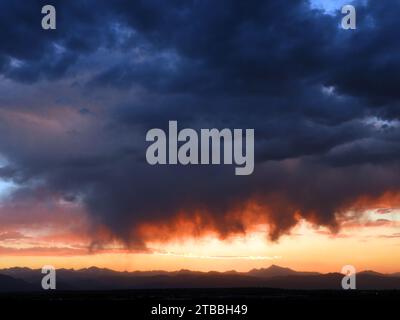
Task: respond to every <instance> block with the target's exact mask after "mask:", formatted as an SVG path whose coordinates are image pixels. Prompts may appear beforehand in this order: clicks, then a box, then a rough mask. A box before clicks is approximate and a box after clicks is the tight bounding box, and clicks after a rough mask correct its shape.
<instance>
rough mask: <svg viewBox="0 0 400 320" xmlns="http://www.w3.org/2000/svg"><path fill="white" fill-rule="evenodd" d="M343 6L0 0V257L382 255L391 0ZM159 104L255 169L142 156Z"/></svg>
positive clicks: (33, 261)
mask: <svg viewBox="0 0 400 320" xmlns="http://www.w3.org/2000/svg"><path fill="white" fill-rule="evenodd" d="M342 2H343V1H317V0H315V1H312V2H309V1H306V0H293V1H290V2H283V1H278V0H275V1H273V0H270V1H250V2H232V1H218V2H215V1H201V2H200V1H181V0H174V1H171V2H166V1H155V0H149V1H124V0H116V1H113V2H110V1H102V0H98V1H85V2H78V1H45V2H44V1H29V2H26V1H21V0H18V1H13V2H8V3H6V2H5V1H1V2H0V268H5V267H13V266H28V267H41V266H42V265H45V264H50V265H54V266H56V267H59V268H61V267H67V268H83V267H90V266H92V265H95V266H99V267H107V268H111V269H116V270H150V269H165V270H179V269H182V268H185V269H194V270H204V271H208V270H219V271H224V270H230V269H237V270H239V271H246V270H249V269H252V268H260V267H266V266H269V265H270V264H277V265H282V266H286V267H291V268H293V269H297V270H313V271H323V272H332V271H340V270H341V267H342V266H343V265H348V264H352V265H354V266H355V267H356V268H357V269H374V270H376V271H382V272H395V271H400V250H399V246H400V179H399V172H400V171H399V169H400V168H399V166H400V163H399V159H400V145H399V138H400V105H399V101H400V91H399V90H398V83H399V82H400V70H399V69H400V43H399V41H398V39H399V33H400V21H399V19H398V16H399V14H400V3H398V1H353V2H351V3H352V4H353V5H354V6H355V7H356V9H357V29H356V30H343V29H341V28H340V22H341V18H342V14H341V13H340V6H341V5H342V4H343V3H342ZM45 4H52V5H54V6H55V8H56V10H57V29H56V30H43V29H42V28H41V19H42V14H41V8H42V6H43V5H45ZM170 120H177V121H178V126H179V128H194V129H200V128H218V129H223V128H242V129H246V128H253V129H254V130H255V169H254V173H253V174H251V175H248V176H236V175H234V174H233V168H232V167H231V166H229V165H208V166H182V165H166V166H162V165H160V166H151V165H149V164H148V163H147V162H146V159H145V153H146V148H147V147H148V143H147V142H146V140H145V136H146V132H147V131H148V130H149V129H152V128H163V129H166V128H167V127H168V121H170ZM327 252H329V254H327Z"/></svg>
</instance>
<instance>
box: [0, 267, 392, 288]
mask: <svg viewBox="0 0 400 320" xmlns="http://www.w3.org/2000/svg"><path fill="white" fill-rule="evenodd" d="M43 276H44V275H43V274H42V273H41V270H40V269H29V268H19V267H15V268H8V269H0V292H28V291H40V290H42V288H41V280H42V278H43ZM56 276H57V289H58V290H66V291H67V290H68V291H75V290H128V289H165V288H279V289H298V290H304V289H306V290H335V289H342V288H341V281H342V278H343V274H340V273H325V274H323V273H318V272H300V271H295V270H292V269H289V268H284V267H280V266H276V265H271V266H270V267H268V268H261V269H252V270H250V271H248V272H237V271H234V270H232V271H226V272H216V271H210V272H199V271H190V270H185V269H182V270H179V271H173V272H168V271H162V270H153V271H133V272H127V271H125V272H120V271H114V270H110V269H104V268H97V267H90V268H85V269H79V270H73V269H58V270H57V272H56ZM356 283H357V289H368V290H384V289H400V273H393V274H383V273H379V272H375V271H371V270H368V271H363V272H359V273H357V277H356Z"/></svg>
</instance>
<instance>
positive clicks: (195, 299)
mask: <svg viewBox="0 0 400 320" xmlns="http://www.w3.org/2000/svg"><path fill="white" fill-rule="evenodd" d="M199 305H200V306H202V307H201V309H200V310H201V311H200V313H198V314H196V311H198V310H199ZM204 305H206V306H207V307H204ZM209 305H223V306H224V307H220V309H221V310H222V309H223V310H225V312H226V310H227V311H228V313H229V314H228V315H226V314H212V312H210V311H211V310H210V309H209V307H208V306H209ZM243 305H246V306H247V310H248V312H247V313H246V314H243V310H244V309H243V307H242V306H243ZM171 306H174V307H178V306H179V307H185V312H184V314H183V316H181V317H180V316H179V315H177V314H175V315H171V314H170V315H152V310H154V307H156V308H157V310H160V309H159V308H160V307H161V308H162V307H171ZM225 306H229V307H232V306H234V307H235V306H240V308H238V309H236V310H237V311H238V310H240V311H241V314H237V313H233V314H232V312H230V311H229V308H228V309H225V308H226V307H225ZM0 307H1V309H2V312H4V311H5V310H7V309H8V310H7V311H11V314H12V315H14V316H19V315H22V316H27V317H33V316H40V317H41V318H46V319H47V318H53V319H55V318H59V317H60V316H62V317H67V318H70V317H71V318H72V317H74V318H80V316H83V315H89V316H103V317H104V316H105V317H107V318H117V317H118V318H119V317H124V318H127V319H271V318H273V317H276V316H288V315H292V316H293V315H294V316H307V317H308V318H315V319H317V318H318V319H321V318H326V317H329V318H343V319H348V318H349V316H354V317H357V319H359V318H360V316H364V315H368V316H369V317H376V318H382V317H383V316H384V315H389V314H392V315H393V316H395V317H397V316H398V314H399V312H400V291H399V290H390V291H389V290H388V291H372V290H368V291H359V290H352V291H339V290H281V289H266V288H248V289H246V288H240V289H163V290H154V289H147V290H126V291H101V292H67V291H66V292H60V291H53V292H42V293H12V294H6V293H2V294H0Z"/></svg>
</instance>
